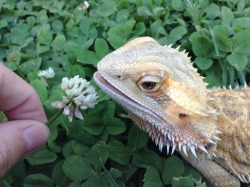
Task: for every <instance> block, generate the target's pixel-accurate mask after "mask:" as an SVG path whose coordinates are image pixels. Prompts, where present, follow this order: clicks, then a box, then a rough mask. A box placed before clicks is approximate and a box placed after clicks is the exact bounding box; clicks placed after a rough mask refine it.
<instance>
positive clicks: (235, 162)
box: [94, 37, 250, 186]
mask: <svg viewBox="0 0 250 187" xmlns="http://www.w3.org/2000/svg"><path fill="white" fill-rule="evenodd" d="M94 79H95V81H96V83H97V85H98V86H99V87H100V88H101V89H102V90H103V91H104V92H106V93H107V94H108V95H110V96H111V97H112V98H113V99H114V100H115V101H116V102H118V103H119V104H120V105H121V106H122V107H124V108H125V110H126V111H127V112H128V113H129V114H130V116H131V118H132V120H133V121H134V122H135V123H136V124H137V125H138V126H139V127H140V128H141V129H143V130H145V131H147V132H148V133H149V135H150V137H151V138H152V140H153V141H155V143H156V144H157V145H158V146H159V148H160V150H162V148H163V147H164V146H166V149H167V152H168V153H169V149H170V147H172V149H171V153H173V152H174V150H176V149H177V150H178V151H179V152H180V154H181V155H182V156H183V157H184V159H185V160H186V161H187V162H189V163H190V164H191V165H193V166H194V167H195V168H196V169H198V170H199V171H200V172H201V173H202V174H203V175H204V176H205V178H206V179H207V180H208V181H209V182H210V183H211V184H212V185H213V186H240V181H241V182H243V183H249V182H250V89H249V88H247V87H246V86H245V88H238V89H235V90H232V89H229V90H225V89H211V90H209V89H207V88H206V86H207V84H206V83H204V82H203V78H202V77H201V76H200V75H199V74H198V73H197V70H196V69H195V68H193V66H192V63H191V62H190V58H189V57H188V56H187V54H186V53H185V52H179V51H178V49H174V48H171V46H161V45H160V44H159V43H157V42H156V41H155V40H153V39H152V38H150V37H141V38H137V39H134V40H132V41H130V42H129V43H127V44H126V45H124V46H122V47H121V48H119V49H117V50H116V51H114V52H112V53H110V54H109V55H107V56H106V57H104V59H102V60H101V61H100V62H99V63H98V71H97V72H96V73H95V75H94Z"/></svg>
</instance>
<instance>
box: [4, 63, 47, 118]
mask: <svg viewBox="0 0 250 187" xmlns="http://www.w3.org/2000/svg"><path fill="white" fill-rule="evenodd" d="M0 101H1V102H0V110H3V111H4V112H5V114H6V116H7V117H8V119H9V120H17V119H31V120H38V121H41V122H46V121H47V118H46V115H45V113H44V110H43V108H42V105H41V102H40V99H39V96H38V95H37V93H36V92H35V90H34V89H33V88H32V87H31V86H30V85H29V84H28V83H26V82H25V81H24V80H23V79H21V78H20V77H19V76H17V75H16V74H15V73H14V72H12V71H11V70H9V69H8V68H6V67H5V66H4V65H3V64H2V63H0Z"/></svg>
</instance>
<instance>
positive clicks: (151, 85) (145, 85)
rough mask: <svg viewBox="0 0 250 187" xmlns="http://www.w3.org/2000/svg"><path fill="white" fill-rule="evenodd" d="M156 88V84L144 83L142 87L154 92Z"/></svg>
mask: <svg viewBox="0 0 250 187" xmlns="http://www.w3.org/2000/svg"><path fill="white" fill-rule="evenodd" d="M155 86H156V83H155V82H144V83H142V87H143V88H144V89H146V90H152V89H153V88H154V87H155Z"/></svg>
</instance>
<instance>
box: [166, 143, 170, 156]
mask: <svg viewBox="0 0 250 187" xmlns="http://www.w3.org/2000/svg"><path fill="white" fill-rule="evenodd" d="M169 148H170V143H169V142H167V155H168V154H169Z"/></svg>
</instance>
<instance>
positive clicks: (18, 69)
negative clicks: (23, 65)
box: [14, 62, 25, 79]
mask: <svg viewBox="0 0 250 187" xmlns="http://www.w3.org/2000/svg"><path fill="white" fill-rule="evenodd" d="M14 64H15V66H16V69H17V72H18V74H19V76H20V77H22V79H25V76H24V74H23V72H22V70H21V69H20V67H19V65H18V64H17V63H16V62H14Z"/></svg>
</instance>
